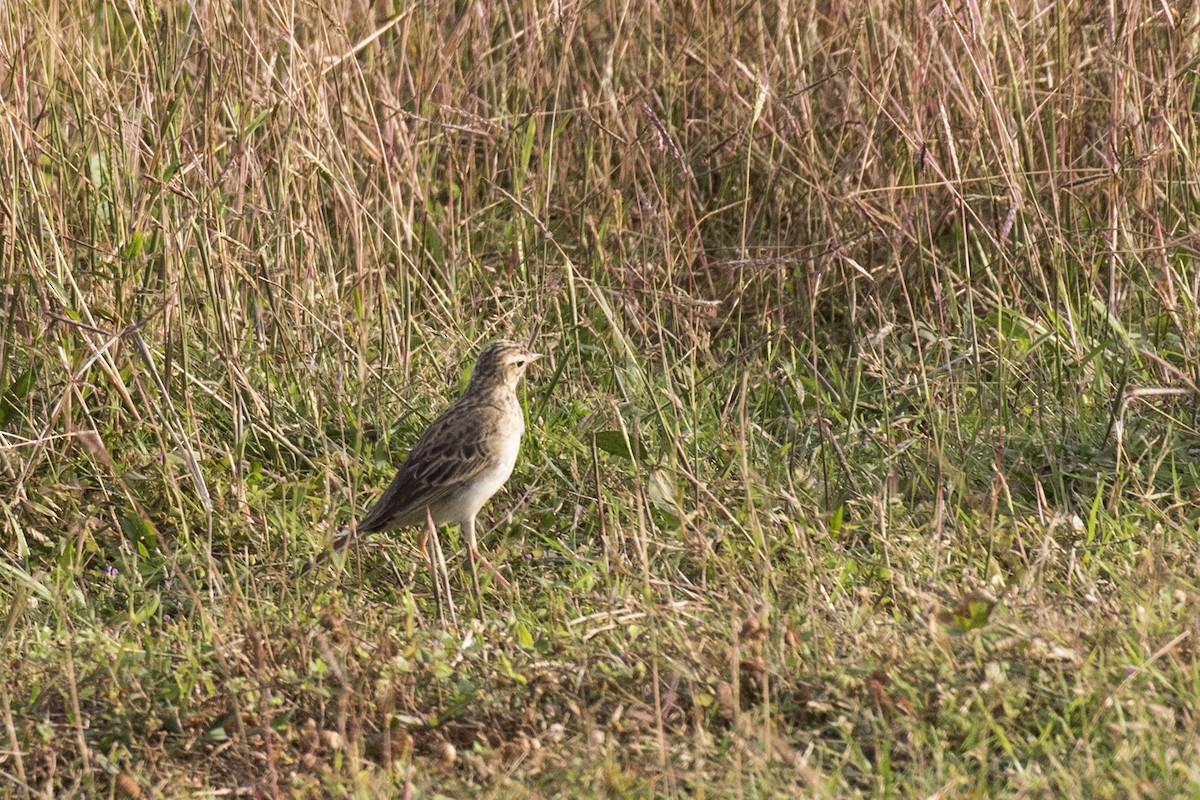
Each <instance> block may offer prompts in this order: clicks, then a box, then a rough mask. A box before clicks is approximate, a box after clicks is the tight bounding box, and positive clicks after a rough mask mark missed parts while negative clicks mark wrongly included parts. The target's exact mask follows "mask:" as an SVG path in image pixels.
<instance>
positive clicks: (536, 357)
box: [529, 353, 545, 363]
mask: <svg viewBox="0 0 1200 800" xmlns="http://www.w3.org/2000/svg"><path fill="white" fill-rule="evenodd" d="M543 358H545V356H544V355H542V354H541V353H530V354H529V362H530V363H533V362H534V361H540V360H541V359H543Z"/></svg>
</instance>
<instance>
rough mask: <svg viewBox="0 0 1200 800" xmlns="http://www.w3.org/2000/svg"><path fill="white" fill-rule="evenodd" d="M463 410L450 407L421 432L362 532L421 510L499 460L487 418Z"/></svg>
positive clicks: (359, 527)
mask: <svg viewBox="0 0 1200 800" xmlns="http://www.w3.org/2000/svg"><path fill="white" fill-rule="evenodd" d="M464 410H465V409H462V408H459V407H451V408H450V409H448V410H447V411H446V413H444V414H442V416H440V417H438V418H437V419H436V420H434V422H433V424H431V425H430V426H429V427H428V428H427V429H426V430H425V433H423V434H421V438H420V439H419V440H417V443H416V444H415V445H414V446H413V449H412V450H411V451H409V454H408V458H407V459H405V461H404V463H403V464H401V465H400V471H399V472H397V473H396V477H395V478H393V479H392V482H391V483H390V484H388V487H387V489H385V490H384V492H383V494H382V495H381V496H380V498H379V500H378V502H376V503H375V505H374V506H373V507H372V508H371V510H370V511H368V512H367V515H366V516H365V517H363V519H362V521H361V522H359V523H358V525H357V532H358V533H360V534H364V535H365V534H370V533H376V532H378V531H381V530H384V529H386V528H389V527H392V526H393V525H395V524H397V523H398V521H400V520H403V519H404V518H406V517H410V516H411V515H412V514H414V513H417V512H423V510H424V509H426V508H428V507H430V506H432V505H434V504H436V503H437V502H438V501H440V500H442V499H444V498H445V497H446V496H447V495H449V494H450V493H451V492H452V491H454V490H455V489H456V488H457V487H459V486H461V485H462V484H463V483H466V482H467V481H469V480H471V479H472V478H474V477H475V476H477V475H479V474H480V473H481V472H483V471H485V470H486V469H487V468H488V467H490V466H491V465H492V464H493V463H495V459H496V454H495V453H494V452H493V450H494V449H495V447H494V445H492V446H489V443H491V442H494V438H495V437H493V436H491V435H489V433H490V432H489V431H488V430H487V428H488V425H487V424H486V421H485V420H484V419H483V418H481V417H480V416H479V415H477V414H474V413H454V412H456V411H458V412H461V411H464ZM401 524H412V523H401Z"/></svg>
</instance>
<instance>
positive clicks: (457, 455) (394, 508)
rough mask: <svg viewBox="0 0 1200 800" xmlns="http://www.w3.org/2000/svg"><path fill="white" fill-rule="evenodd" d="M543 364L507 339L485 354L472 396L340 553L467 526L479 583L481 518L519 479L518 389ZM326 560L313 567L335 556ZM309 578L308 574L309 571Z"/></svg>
mask: <svg viewBox="0 0 1200 800" xmlns="http://www.w3.org/2000/svg"><path fill="white" fill-rule="evenodd" d="M538 358H541V356H540V355H538V354H537V353H531V352H529V351H528V350H526V349H525V348H524V347H522V346H521V345H519V344H516V343H515V342H511V341H508V340H507V339H499V340H496V341H494V342H492V343H491V344H490V345H488V346H487V347H486V348H484V350H483V352H481V353H480V354H479V358H478V360H477V361H476V362H475V369H474V370H473V371H472V373H471V380H470V383H469V384H468V385H467V388H466V391H464V392H463V393H462V395H461V396H460V397H459V398H458V399H457V400H455V401H454V403H453V404H451V405H450V407H449V408H447V409H446V410H445V411H444V412H443V413H442V415H441V416H439V417H438V418H437V419H436V420H434V421H433V423H432V424H431V425H430V426H429V427H428V428H427V429H426V430H425V432H424V433H423V434H421V438H420V439H418V440H417V443H416V445H414V446H413V448H412V450H410V451H409V454H408V458H407V459H405V461H404V463H403V464H402V465H401V466H400V470H399V471H398V472H397V473H396V477H395V478H393V479H392V482H391V484H389V485H388V487H387V489H385V490H384V492H383V495H382V496H380V498H379V500H378V501H377V502H376V503H375V505H374V506H373V507H372V508H371V510H370V511H368V512H367V514H366V516H364V517H363V518H362V520H361V521H360V522H359V523H358V525H357V526H355V528H354V529H353V530H351V529H346V530H343V531H340V532H339V533H338V536H337V538H336V539H335V540H334V543H333V552H339V551H341V550H344V549H346V547H347V546H348V545H349V544H350V543H351V542H352V541H353V540H355V539H356V538H358V537H360V536H368V535H370V534H373V533H379V532H381V531H386V530H393V529H396V528H406V527H410V526H418V525H427V524H428V521H429V520H430V519H432V521H433V524H434V525H450V524H455V523H457V524H459V525H461V526H462V529H463V533H464V534H465V535H466V538H467V545H468V547H469V549H470V560H471V573H472V578H473V579H474V580H475V583H476V585H478V577H477V573H476V568H475V561H476V559H478V558H480V556H479V551H478V547H477V545H476V540H475V516H476V514H478V513H479V510H480V509H481V508H482V507H483V505H484V503H486V502H487V501H488V500H489V499H490V498H491V496H492V495H494V494H495V493H496V492H497V491H498V490H499V489H500V487H501V486H503V485H504V482H505V481H507V480H508V477H509V475H511V474H512V470H513V466H514V465H515V464H516V460H517V452H518V450H519V449H520V446H521V436H522V434H524V432H525V417H524V414H523V413H522V411H521V405H520V402H519V401H518V399H517V384H518V383H519V382H520V380H521V377H522V376H523V375H524V374H525V369H526V368H527V367H528V366H529V364H531V363H532V362H533V361H535V360H537V359H538ZM329 555H330V554H329V553H325V554H324V555H322V556H321V557H319V558H318V559H317V560H316V561H314V562H313V565H312V566H316V565H317V564H319V563H321V562H322V561H324V560H325V559H326V558H328V557H329ZM305 571H307V570H305Z"/></svg>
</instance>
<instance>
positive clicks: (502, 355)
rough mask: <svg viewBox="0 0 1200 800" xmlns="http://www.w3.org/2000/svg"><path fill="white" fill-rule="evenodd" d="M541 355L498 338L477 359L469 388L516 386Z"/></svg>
mask: <svg viewBox="0 0 1200 800" xmlns="http://www.w3.org/2000/svg"><path fill="white" fill-rule="evenodd" d="M541 357H542V356H541V354H540V353H532V352H530V351H529V350H527V349H526V348H524V347H522V346H521V345H519V344H517V343H516V342H513V341H509V340H508V339H497V340H495V341H494V342H492V343H491V344H489V345H488V346H487V347H485V348H484V349H483V352H482V353H480V354H479V358H478V359H477V360H476V361H475V369H474V370H472V371H471V384H470V387H469V389H472V390H479V389H488V388H495V387H497V386H507V387H509V388H516V386H517V383H518V381H520V380H521V377H522V376H523V375H524V374H525V370H526V368H527V367H528V366H529V365H530V364H532V363H533V362H534V361H537V360H538V359H539V358H541Z"/></svg>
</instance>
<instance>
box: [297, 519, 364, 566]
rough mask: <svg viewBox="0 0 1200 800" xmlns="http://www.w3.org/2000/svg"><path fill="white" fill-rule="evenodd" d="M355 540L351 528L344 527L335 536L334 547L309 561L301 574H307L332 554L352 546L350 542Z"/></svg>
mask: <svg viewBox="0 0 1200 800" xmlns="http://www.w3.org/2000/svg"><path fill="white" fill-rule="evenodd" d="M353 540H354V533H353V532H352V531H351V530H350V529H349V528H342V529H341V530H340V531H338V532H337V533H336V534H334V536H333V547H331V548H329V549H328V550H326V551H325V552H324V553H321V555H319V556H317V557H316V558H314V559H313V560H312V561H310V562H309V564H308V566H306V567H305V568H304V569H302V570H300V575H307V574H308V573H310V572H312V571H313V570H314V569H316V568H317V567H319V566H321V565H322V564H324V563H325V562H326V561H328V560H329V558H330V556H332V555H333V554H335V553H340V552H342V551H343V550H345V549H346V548H347V547H349V546H350V542H351V541H353Z"/></svg>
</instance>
